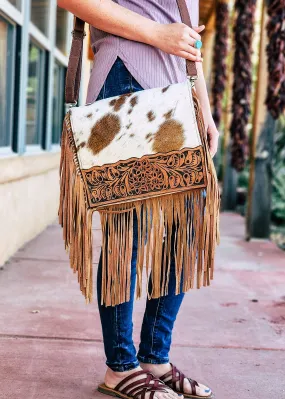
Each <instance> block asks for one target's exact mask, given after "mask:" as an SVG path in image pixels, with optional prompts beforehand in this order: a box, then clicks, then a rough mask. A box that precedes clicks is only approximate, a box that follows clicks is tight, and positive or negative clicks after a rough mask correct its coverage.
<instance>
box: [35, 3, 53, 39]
mask: <svg viewBox="0 0 285 399" xmlns="http://www.w3.org/2000/svg"><path fill="white" fill-rule="evenodd" d="M49 7H50V1H49V0H31V20H32V22H33V24H35V25H36V27H37V28H39V29H40V30H41V31H42V32H43V34H44V35H46V36H48V24H49Z"/></svg>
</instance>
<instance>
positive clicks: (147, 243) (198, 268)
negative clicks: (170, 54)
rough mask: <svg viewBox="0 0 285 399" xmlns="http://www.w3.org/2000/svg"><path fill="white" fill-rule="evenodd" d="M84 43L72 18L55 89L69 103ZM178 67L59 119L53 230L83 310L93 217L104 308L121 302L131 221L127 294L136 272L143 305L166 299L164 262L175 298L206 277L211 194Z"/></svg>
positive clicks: (201, 136)
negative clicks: (157, 82) (158, 84)
mask: <svg viewBox="0 0 285 399" xmlns="http://www.w3.org/2000/svg"><path fill="white" fill-rule="evenodd" d="M177 4H178V7H179V11H180V15H181V19H182V22H183V23H185V24H187V25H188V26H190V27H192V25H191V20H190V16H189V12H188V9H187V5H186V3H185V0H177ZM84 36H85V33H84V21H82V20H81V19H79V18H75V24H74V30H73V42H72V47H71V53H70V58H69V65H68V70H67V77H66V90H65V96H66V103H67V104H71V105H76V103H77V99H78V94H79V82H80V75H81V64H82V49H83V38H84ZM154 68H155V66H154ZM186 69H187V77H188V78H187V80H185V82H183V83H177V84H172V85H169V86H167V87H163V88H154V89H148V90H143V91H140V92H135V93H129V94H125V95H120V96H116V97H112V98H107V99H103V100H100V101H97V102H94V103H93V104H89V105H84V106H80V107H71V108H70V110H69V111H68V112H67V114H66V116H65V119H64V125H63V133H62V138H61V162H60V206H59V223H60V224H61V226H62V227H63V238H64V241H65V247H66V249H67V250H68V251H69V257H70V265H71V267H72V269H73V271H74V273H77V276H78V281H79V284H80V289H81V291H82V293H83V295H84V296H85V298H86V302H87V303H89V302H90V301H91V300H92V297H93V279H92V272H93V269H92V214H93V212H94V211H98V212H99V213H100V220H101V228H102V297H101V302H102V304H104V305H105V306H110V305H111V306H114V305H117V304H120V303H123V302H126V301H128V300H129V299H130V281H131V278H130V274H131V258H132V246H133V233H134V223H133V220H134V216H136V217H137V226H138V231H137V232H136V234H137V237H138V242H137V259H136V270H137V288H136V294H137V297H140V296H141V293H142V284H143V283H142V281H143V268H144V267H145V269H146V275H147V280H148V281H149V279H151V280H150V284H149V285H148V288H147V292H148V295H149V298H158V297H160V296H163V295H167V293H168V282H169V274H170V264H171V262H175V271H176V293H177V294H178V293H180V292H181V291H182V292H186V291H187V290H189V289H191V288H193V287H194V286H195V281H196V286H197V287H198V288H200V287H201V286H202V285H204V286H206V285H209V284H210V280H211V279H212V278H213V269H214V253H215V246H216V244H217V242H218V240H219V228H218V219H219V189H218V182H217V177H216V172H215V168H214V165H213V161H212V158H211V155H210V153H209V148H208V144H207V139H206V131H205V126H204V123H203V116H202V111H201V108H200V105H199V101H198V99H197V96H196V94H195V89H194V87H193V86H194V82H195V79H197V70H196V65H195V62H191V61H186ZM149 73H151V71H149ZM205 191H206V195H205Z"/></svg>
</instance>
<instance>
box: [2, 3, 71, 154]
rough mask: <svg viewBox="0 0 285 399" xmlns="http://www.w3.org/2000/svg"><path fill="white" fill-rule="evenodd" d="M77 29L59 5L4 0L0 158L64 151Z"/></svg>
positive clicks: (68, 14)
mask: <svg viewBox="0 0 285 399" xmlns="http://www.w3.org/2000/svg"><path fill="white" fill-rule="evenodd" d="M26 3H27V4H26ZM28 4H29V7H30V10H26V7H28ZM26 11H30V12H26ZM28 17H29V18H28ZM71 30H72V14H70V13H69V12H67V11H65V10H63V9H61V8H59V7H57V4H56V2H55V1H50V0H29V1H28V2H26V1H25V0H4V1H1V0H0V158H1V156H2V155H3V156H7V155H8V156H10V155H11V153H12V152H15V153H17V154H19V155H23V154H25V153H36V152H38V151H40V153H41V152H42V151H50V150H52V145H53V144H54V145H55V147H54V150H55V151H57V150H58V148H57V147H56V146H57V145H58V144H59V141H60V135H61V131H62V122H63V118H64V113H65V109H64V80H65V74H66V68H67V64H68V57H67V56H68V54H67V52H68V47H69V44H70V43H69V42H70V31H71Z"/></svg>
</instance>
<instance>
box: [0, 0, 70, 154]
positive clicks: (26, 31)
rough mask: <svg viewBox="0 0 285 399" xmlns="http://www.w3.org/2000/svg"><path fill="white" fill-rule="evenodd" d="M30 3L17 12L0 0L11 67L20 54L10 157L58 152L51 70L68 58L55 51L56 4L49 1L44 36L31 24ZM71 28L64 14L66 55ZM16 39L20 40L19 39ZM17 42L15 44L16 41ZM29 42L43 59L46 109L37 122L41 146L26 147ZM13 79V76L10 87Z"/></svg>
mask: <svg viewBox="0 0 285 399" xmlns="http://www.w3.org/2000/svg"><path fill="white" fill-rule="evenodd" d="M30 7H31V0H22V5H21V11H20V10H18V9H17V8H16V7H15V6H13V5H12V4H11V3H9V1H8V0H1V4H0V15H1V16H2V17H3V18H4V20H7V21H8V22H10V23H11V24H12V25H13V26H14V27H15V31H14V35H15V37H14V40H15V49H14V50H15V51H14V57H15V58H14V64H16V65H17V64H18V63H19V58H18V55H17V54H19V53H20V54H21V59H20V61H21V67H20V68H19V70H18V68H16V69H15V71H14V74H15V73H16V72H17V73H19V78H18V80H19V82H18V85H17V87H15V89H14V90H13V92H14V93H15V96H14V99H13V100H14V101H13V103H14V107H11V108H12V109H11V113H13V132H12V139H13V150H12V148H11V149H10V152H9V154H10V155H29V154H34V153H42V152H44V151H58V150H59V145H58V144H53V143H52V120H53V119H52V118H53V116H52V112H53V110H52V100H53V70H54V63H55V62H58V63H59V64H60V65H61V66H63V67H65V68H66V67H67V65H68V57H67V56H66V55H65V54H64V53H63V52H62V51H61V50H60V49H58V48H56V36H55V35H56V10H57V1H56V0H49V21H48V29H47V36H45V35H44V33H43V32H42V31H41V30H40V29H39V28H37V27H36V26H35V25H34V24H33V22H32V21H31V12H30V11H31V8H30ZM72 25H73V16H72V14H70V13H68V24H67V27H66V37H67V40H66V53H68V52H69V49H70V45H71V30H72ZM18 36H20V39H21V40H20V39H19V37H18ZM16 38H17V41H16ZM30 40H32V42H34V43H35V44H36V45H38V46H39V47H40V48H41V49H42V50H43V52H44V53H45V57H46V64H47V65H46V68H45V73H46V75H45V81H46V84H45V94H44V95H43V94H42V93H41V98H42V101H43V102H44V104H45V105H44V106H45V107H46V108H44V109H43V106H42V109H41V112H43V114H44V115H42V116H44V120H43V118H42V117H39V121H41V120H42V121H43V130H44V131H43V137H42V143H41V145H26V126H25V125H26V110H27V98H26V90H27V84H28V60H29V43H30ZM14 83H15V79H14V76H13V84H14ZM4 148H5V151H6V147H0V156H2V154H3V153H4Z"/></svg>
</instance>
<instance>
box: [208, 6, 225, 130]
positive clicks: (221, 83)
mask: <svg viewBox="0 0 285 399" xmlns="http://www.w3.org/2000/svg"><path fill="white" fill-rule="evenodd" d="M228 31H229V8H228V5H227V3H224V2H218V3H217V7H216V36H215V45H214V57H213V64H214V68H213V69H214V78H213V88H212V98H213V118H214V121H215V123H216V125H217V127H218V126H219V125H220V122H221V117H222V100H223V94H224V91H225V87H226V80H227V72H226V57H227V52H228Z"/></svg>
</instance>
